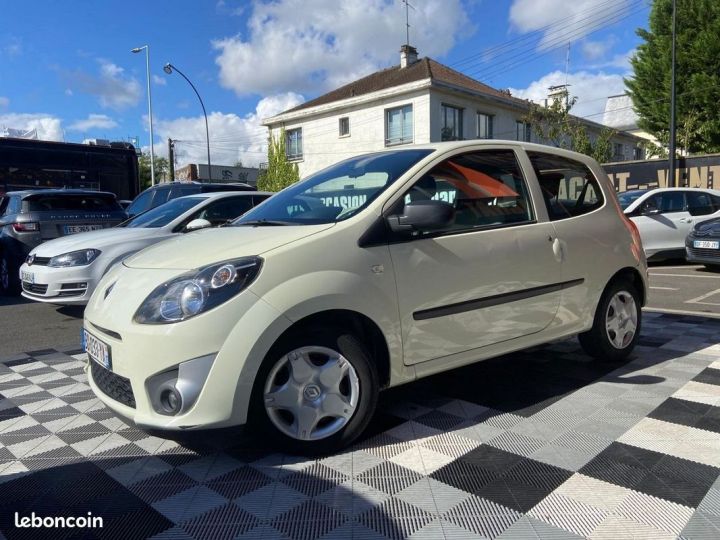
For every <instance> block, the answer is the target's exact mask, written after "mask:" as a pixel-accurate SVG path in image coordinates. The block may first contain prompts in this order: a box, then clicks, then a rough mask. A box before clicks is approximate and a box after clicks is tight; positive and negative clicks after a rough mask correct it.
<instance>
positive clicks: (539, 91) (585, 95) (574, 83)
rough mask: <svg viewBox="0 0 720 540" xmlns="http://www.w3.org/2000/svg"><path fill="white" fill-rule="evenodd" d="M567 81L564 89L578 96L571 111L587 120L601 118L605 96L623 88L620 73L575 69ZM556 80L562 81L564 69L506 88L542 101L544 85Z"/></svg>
mask: <svg viewBox="0 0 720 540" xmlns="http://www.w3.org/2000/svg"><path fill="white" fill-rule="evenodd" d="M567 82H568V84H569V85H570V88H569V89H568V90H569V92H570V96H577V98H578V100H577V103H575V106H574V107H573V108H572V111H571V112H572V113H573V114H574V115H575V116H581V117H588V120H592V121H594V122H602V115H603V111H604V110H605V101H606V98H607V97H608V96H614V95H617V94H622V93H624V92H625V83H624V82H623V77H622V75H617V74H608V73H602V72H601V73H590V72H587V71H578V72H576V73H569V74H568V77H567ZM560 84H565V73H564V72H562V71H553V72H552V73H548V74H547V75H545V76H543V77H542V78H540V79H538V80H537V81H534V82H532V83H530V85H528V87H527V88H522V89H516V88H511V89H510V91H511V92H512V95H513V96H515V97H518V98H521V99H529V100H531V101H535V102H536V103H543V100H544V99H545V98H546V97H547V94H548V87H550V86H556V85H560Z"/></svg>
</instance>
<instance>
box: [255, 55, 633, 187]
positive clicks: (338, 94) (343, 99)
mask: <svg viewBox="0 0 720 540" xmlns="http://www.w3.org/2000/svg"><path fill="white" fill-rule="evenodd" d="M400 52H401V56H400V65H399V66H394V67H391V68H387V69H383V70H381V71H377V72H375V73H372V74H370V75H368V76H366V77H363V78H362V79H359V80H357V81H354V82H351V83H349V84H346V85H345V86H342V87H340V88H338V89H336V90H332V91H331V92H328V93H327V94H324V95H322V96H319V97H317V98H315V99H312V100H310V101H307V102H306V103H303V104H302V105H299V106H297V107H295V108H293V109H290V110H287V111H285V112H283V113H280V114H278V115H276V116H273V117H271V118H267V119H265V120H264V121H263V125H265V126H267V127H268V128H269V130H270V133H271V135H272V136H274V137H278V136H279V135H280V133H281V130H282V129H283V128H284V129H285V134H286V151H287V155H288V157H289V158H290V159H291V160H293V161H295V162H297V164H298V166H299V169H300V176H301V177H305V176H307V175H309V174H312V173H314V172H316V171H318V170H320V169H323V168H325V167H327V166H328V165H331V164H333V163H336V162H338V161H340V160H342V159H345V158H348V157H351V156H354V155H357V154H360V153H364V152H372V151H377V150H381V149H383V148H387V147H390V146H397V145H403V144H410V143H428V142H437V141H441V140H455V139H476V138H480V139H512V140H525V141H533V142H544V141H540V140H538V138H537V136H536V135H535V134H533V133H532V130H531V129H529V126H528V125H526V124H525V123H523V122H522V121H521V119H522V118H523V116H524V115H525V114H526V113H527V111H528V102H527V101H525V100H522V99H518V98H515V97H512V96H511V95H510V93H509V92H507V91H502V90H497V89H495V88H492V87H490V86H488V85H486V84H483V83H481V82H479V81H476V80H475V79H472V78H470V77H468V76H466V75H463V74H462V73H460V72H458V71H455V70H454V69H451V68H449V67H448V66H445V65H443V64H440V63H439V62H436V61H434V60H432V59H430V58H418V55H417V50H416V49H415V48H414V47H411V46H408V45H403V47H402V48H401V50H400ZM581 121H582V122H583V123H584V124H585V125H586V126H587V127H588V131H589V134H590V137H591V138H592V137H593V136H597V134H598V133H599V132H600V130H601V129H602V128H603V127H604V126H602V125H601V124H597V123H595V122H590V121H587V120H581ZM639 141H640V139H638V138H637V137H635V136H633V135H631V134H629V133H624V132H618V133H617V134H616V136H615V137H614V138H613V143H614V146H613V148H614V150H615V154H616V156H615V157H614V158H613V161H618V160H621V159H633V158H635V159H637V158H638V156H640V155H641V152H642V151H641V150H640V148H639V147H638V144H639Z"/></svg>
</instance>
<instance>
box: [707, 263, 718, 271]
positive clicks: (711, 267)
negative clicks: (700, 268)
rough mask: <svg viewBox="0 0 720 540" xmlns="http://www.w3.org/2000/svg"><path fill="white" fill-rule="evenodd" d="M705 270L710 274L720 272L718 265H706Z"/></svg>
mask: <svg viewBox="0 0 720 540" xmlns="http://www.w3.org/2000/svg"><path fill="white" fill-rule="evenodd" d="M705 268H706V269H707V270H710V271H711V272H720V264H706V265H705Z"/></svg>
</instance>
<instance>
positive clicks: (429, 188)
mask: <svg viewBox="0 0 720 540" xmlns="http://www.w3.org/2000/svg"><path fill="white" fill-rule="evenodd" d="M646 278H647V266H646V261H645V258H644V255H643V250H642V246H641V243H640V238H639V235H638V234H637V230H636V229H635V227H634V225H633V224H632V223H631V222H630V221H629V220H628V219H627V218H625V216H624V215H623V213H622V211H621V210H620V207H619V205H618V203H617V200H616V197H615V193H614V191H613V188H612V185H611V184H610V182H609V181H608V179H607V176H606V175H605V173H604V172H603V171H602V169H601V168H600V167H599V165H598V164H597V163H596V162H595V161H593V160H592V159H590V158H588V157H586V156H583V155H580V154H576V153H572V152H567V151H563V150H559V149H555V148H549V147H545V146H539V145H533V144H528V143H520V142H511V141H464V142H452V143H439V144H432V145H424V146H403V147H398V148H394V149H389V150H387V151H383V152H378V153H373V154H367V155H362V156H359V157H355V158H352V159H348V160H345V161H343V162H341V163H338V164H336V165H333V166H331V167H329V168H327V169H325V170H323V171H321V172H319V173H317V174H315V175H313V176H311V177H309V178H307V179H305V180H304V181H302V182H300V183H298V184H296V185H294V186H291V187H289V188H287V189H285V190H284V191H282V192H280V193H279V194H277V195H275V196H273V197H271V198H270V199H268V200H267V201H266V202H265V203H263V204H262V205H260V206H258V207H257V208H255V209H253V210H252V211H250V212H248V213H247V214H245V215H244V216H243V217H242V218H240V219H239V220H237V221H236V222H235V223H234V224H233V226H230V227H225V228H222V229H215V230H207V231H200V232H197V233H195V234H192V235H187V236H184V237H181V238H177V239H173V240H168V241H166V242H163V243H160V244H157V245H155V246H154V247H151V248H148V249H145V250H143V251H141V252H140V253H138V254H136V255H134V256H132V257H130V258H128V259H126V260H125V261H124V262H123V264H122V265H117V266H116V267H115V268H114V269H113V270H112V271H110V272H109V273H108V274H107V275H106V276H105V277H104V278H103V280H102V281H101V282H100V284H99V285H98V287H97V289H96V291H95V293H94V295H93V296H92V298H91V299H90V302H89V304H88V307H87V309H86V311H85V321H84V341H85V347H86V350H87V351H88V356H89V358H90V360H89V374H90V377H89V378H90V384H91V386H92V388H93V390H94V391H95V393H96V394H97V395H98V396H99V397H100V398H101V399H102V400H103V401H104V402H105V403H106V404H107V405H108V406H109V407H111V408H112V409H114V410H115V411H117V412H118V413H120V414H122V415H124V416H126V417H129V418H131V419H132V420H133V421H134V422H136V423H137V424H138V425H140V426H145V427H151V428H160V429H172V430H177V429H199V428H208V427H220V426H228V425H236V424H243V423H253V424H255V425H256V426H257V427H259V428H262V429H265V430H267V431H268V432H270V433H272V434H274V435H275V436H277V437H278V438H279V439H280V441H281V442H282V444H283V447H284V448H286V449H287V448H292V449H294V450H296V451H301V452H310V453H323V452H329V451H332V450H334V449H337V448H339V447H342V446H344V445H347V444H349V443H350V442H351V441H352V440H353V439H355V438H356V437H357V436H358V435H360V433H361V432H362V431H363V429H364V428H365V427H366V425H367V423H368V421H369V420H370V417H371V415H372V413H373V410H374V408H375V404H376V400H377V396H378V392H379V391H380V390H381V389H384V388H387V387H391V386H396V385H400V384H403V383H406V382H409V381H412V380H415V379H417V378H419V377H425V376H428V375H431V374H433V373H438V372H440V371H444V370H448V369H452V368H455V367H458V366H462V365H465V364H468V363H471V362H476V361H478V360H483V359H486V358H491V357H495V356H498V355H502V354H505V353H507V352H510V351H514V350H518V349H523V348H526V347H530V346H534V345H538V344H541V343H544V342H548V341H551V340H555V339H558V338H562V337H566V336H570V335H574V334H580V342H581V343H582V345H583V347H584V348H585V350H586V351H587V352H588V353H589V354H591V355H592V356H594V357H596V358H598V359H601V360H618V359H621V358H624V357H625V356H627V355H628V354H629V353H630V352H631V351H632V349H633V347H634V346H635V343H636V342H637V339H638V336H639V332H640V322H641V319H640V317H641V311H640V308H641V306H642V305H643V303H644V301H645V296H646V289H647V287H646Z"/></svg>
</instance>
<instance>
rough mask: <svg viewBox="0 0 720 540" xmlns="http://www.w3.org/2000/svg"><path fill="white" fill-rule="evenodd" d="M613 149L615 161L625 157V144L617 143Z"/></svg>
mask: <svg viewBox="0 0 720 540" xmlns="http://www.w3.org/2000/svg"><path fill="white" fill-rule="evenodd" d="M613 149H614V155H613V158H614V159H615V161H622V160H624V159H625V146H624V145H623V143H615V144H614V145H613Z"/></svg>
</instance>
